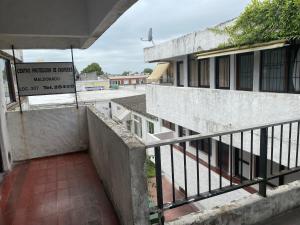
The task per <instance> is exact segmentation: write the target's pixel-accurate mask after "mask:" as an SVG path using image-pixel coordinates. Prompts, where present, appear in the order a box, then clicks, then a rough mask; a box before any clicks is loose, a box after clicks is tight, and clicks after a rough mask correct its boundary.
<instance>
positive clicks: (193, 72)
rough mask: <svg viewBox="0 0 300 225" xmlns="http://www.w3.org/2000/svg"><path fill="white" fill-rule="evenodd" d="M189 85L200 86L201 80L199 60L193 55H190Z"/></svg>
mask: <svg viewBox="0 0 300 225" xmlns="http://www.w3.org/2000/svg"><path fill="white" fill-rule="evenodd" d="M188 61H189V72H188V76H189V87H198V86H199V81H198V60H197V59H196V58H195V57H193V56H189V58H188Z"/></svg>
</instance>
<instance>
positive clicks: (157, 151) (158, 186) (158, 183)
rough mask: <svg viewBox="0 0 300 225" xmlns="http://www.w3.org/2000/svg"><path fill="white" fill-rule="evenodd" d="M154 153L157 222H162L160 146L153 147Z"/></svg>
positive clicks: (161, 224) (162, 201)
mask: <svg viewBox="0 0 300 225" xmlns="http://www.w3.org/2000/svg"><path fill="white" fill-rule="evenodd" d="M154 154H155V174H156V193H157V207H158V208H159V212H158V219H159V224H160V225H163V224H164V215H163V208H164V200H163V190H162V177H161V155H160V147H155V148H154Z"/></svg>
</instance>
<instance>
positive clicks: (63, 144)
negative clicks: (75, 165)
mask: <svg viewBox="0 0 300 225" xmlns="http://www.w3.org/2000/svg"><path fill="white" fill-rule="evenodd" d="M7 126H8V133H9V137H10V141H11V148H12V159H13V160H14V161H19V160H26V159H32V158H38V157H45V156H51V155H58V154H64V153H69V152H76V151H82V150H87V149H88V129H87V119H86V107H79V109H77V108H76V107H67V108H55V109H39V110H33V111H24V112H23V114H21V113H20V112H7Z"/></svg>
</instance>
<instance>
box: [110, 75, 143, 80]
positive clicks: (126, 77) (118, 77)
mask: <svg viewBox="0 0 300 225" xmlns="http://www.w3.org/2000/svg"><path fill="white" fill-rule="evenodd" d="M147 77H148V75H130V76H109V77H108V79H110V80H121V79H143V78H147Z"/></svg>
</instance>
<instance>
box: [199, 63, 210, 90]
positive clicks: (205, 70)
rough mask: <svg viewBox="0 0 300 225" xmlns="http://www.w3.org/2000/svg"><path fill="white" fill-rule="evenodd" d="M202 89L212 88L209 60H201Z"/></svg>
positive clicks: (200, 77)
mask: <svg viewBox="0 0 300 225" xmlns="http://www.w3.org/2000/svg"><path fill="white" fill-rule="evenodd" d="M199 79H200V87H210V80H209V79H210V78H209V59H201V60H199Z"/></svg>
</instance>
